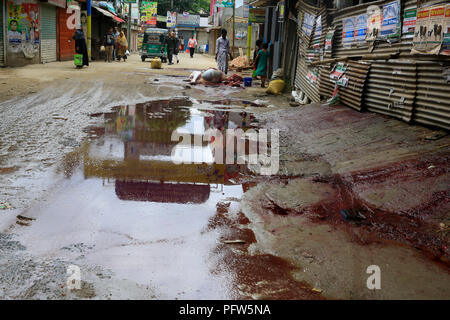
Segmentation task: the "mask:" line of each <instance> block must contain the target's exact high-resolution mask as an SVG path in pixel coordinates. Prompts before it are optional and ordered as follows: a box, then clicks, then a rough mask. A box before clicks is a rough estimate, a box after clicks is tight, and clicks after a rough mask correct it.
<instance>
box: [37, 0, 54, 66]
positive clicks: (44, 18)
mask: <svg viewBox="0 0 450 320" xmlns="http://www.w3.org/2000/svg"><path fill="white" fill-rule="evenodd" d="M39 12H40V19H39V23H40V25H41V62H52V61H56V7H55V6H50V5H45V4H41V5H40V8H39Z"/></svg>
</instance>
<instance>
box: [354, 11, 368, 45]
mask: <svg viewBox="0 0 450 320" xmlns="http://www.w3.org/2000/svg"><path fill="white" fill-rule="evenodd" d="M367 19H368V16H367V14H361V15H359V16H357V17H356V31H355V38H356V42H357V43H358V44H360V43H363V42H365V40H366V36H367Z"/></svg>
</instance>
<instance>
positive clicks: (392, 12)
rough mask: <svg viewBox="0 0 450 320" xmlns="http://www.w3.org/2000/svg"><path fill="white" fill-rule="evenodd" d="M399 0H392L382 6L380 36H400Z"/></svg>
mask: <svg viewBox="0 0 450 320" xmlns="http://www.w3.org/2000/svg"><path fill="white" fill-rule="evenodd" d="M400 28H401V24H400V1H398V0H397V1H393V2H390V3H387V4H385V5H384V6H383V22H382V23H381V30H380V36H381V38H393V37H400Z"/></svg>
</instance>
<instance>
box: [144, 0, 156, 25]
mask: <svg viewBox="0 0 450 320" xmlns="http://www.w3.org/2000/svg"><path fill="white" fill-rule="evenodd" d="M157 10H158V2H150V1H142V2H141V23H142V24H143V25H145V26H156V21H157V17H158V15H157Z"/></svg>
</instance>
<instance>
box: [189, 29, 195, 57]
mask: <svg viewBox="0 0 450 320" xmlns="http://www.w3.org/2000/svg"><path fill="white" fill-rule="evenodd" d="M196 45H197V40H195V38H194V35H193V34H192V37H191V38H190V39H189V42H188V48H189V53H190V54H191V58H193V57H194V51H195V46H196Z"/></svg>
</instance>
